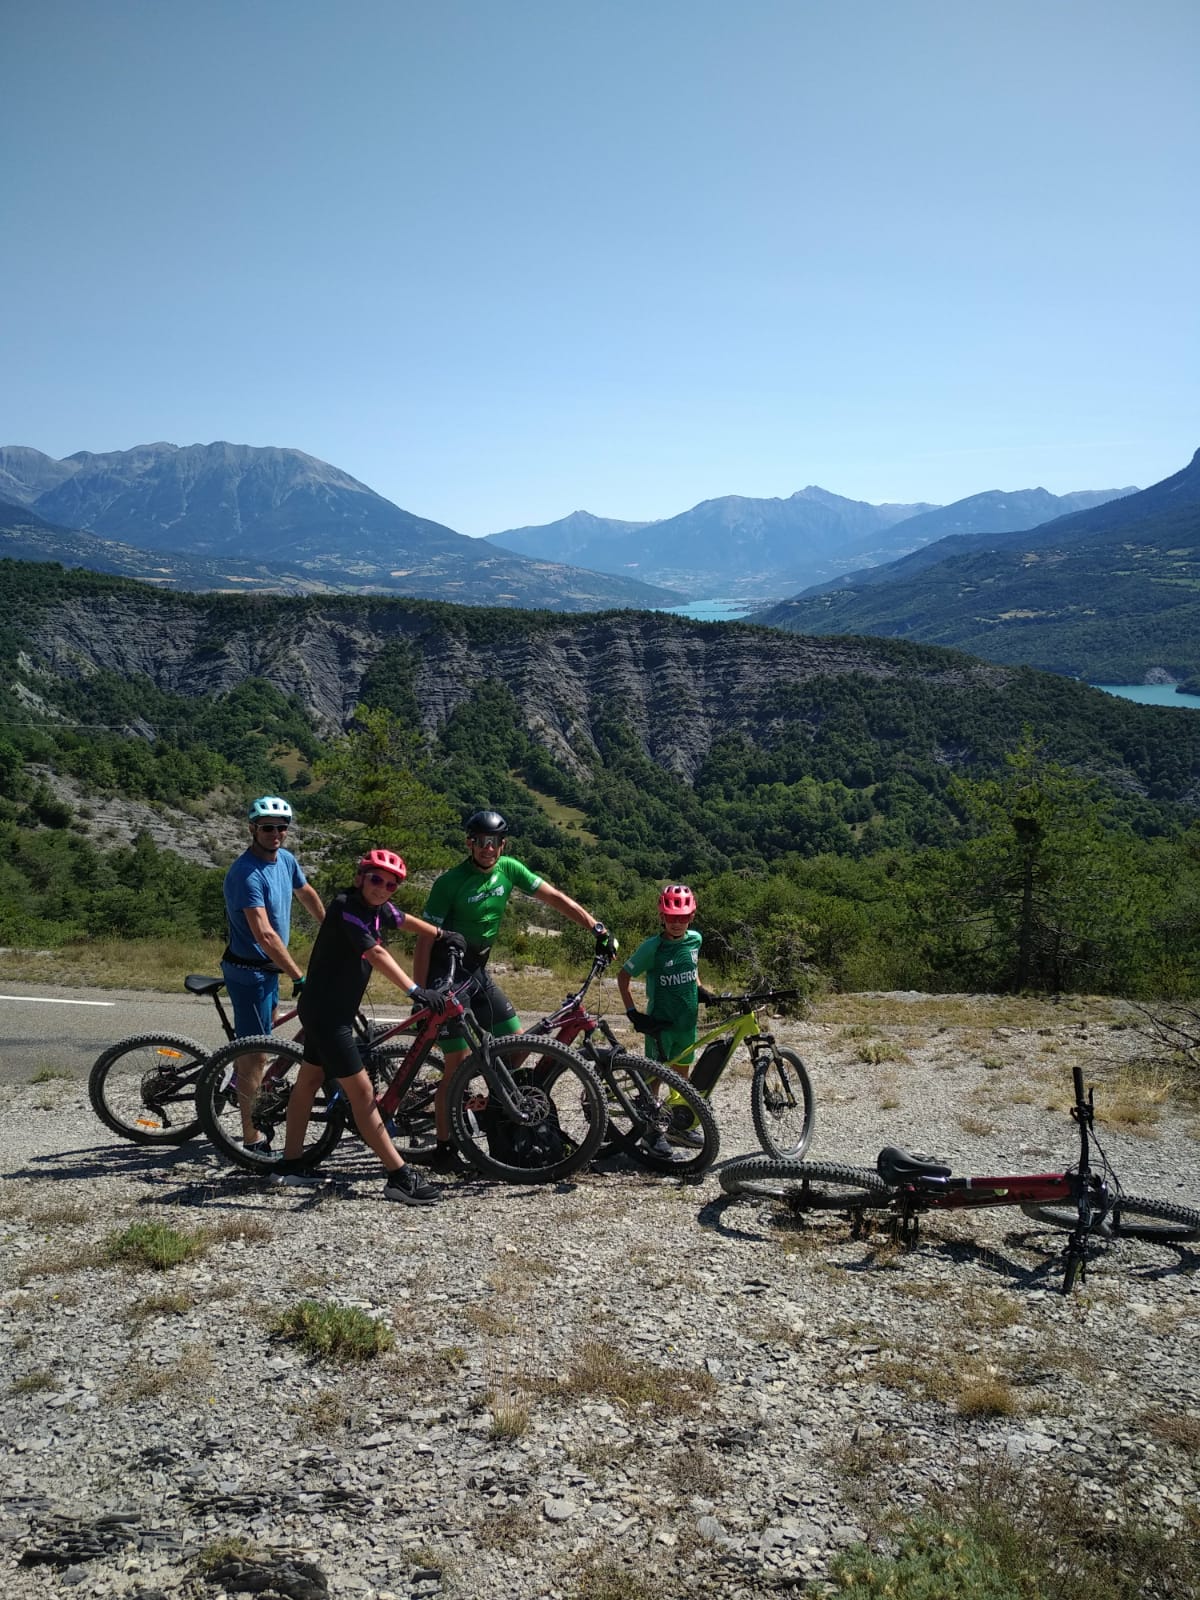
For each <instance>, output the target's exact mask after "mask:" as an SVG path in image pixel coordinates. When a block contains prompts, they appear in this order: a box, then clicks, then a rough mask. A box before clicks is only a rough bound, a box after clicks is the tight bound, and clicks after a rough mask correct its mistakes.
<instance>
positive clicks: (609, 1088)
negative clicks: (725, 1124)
mask: <svg viewBox="0 0 1200 1600" xmlns="http://www.w3.org/2000/svg"><path fill="white" fill-rule="evenodd" d="M612 961H613V954H612V952H610V951H607V950H597V951H596V954H595V956H594V957H593V958H592V968H591V971H590V972H589V973H588V975H587V977H586V978H585V979H584V980H583V984H582V986H581V987H580V988H579V989H577V990H576V991H575V993H574V994H569V995H568V996H567V998H566V999H565V1000H564V1001H563V1003H562V1005H560V1006H559V1008H558V1010H557V1011H552V1012H551V1013H550V1015H549V1016H546V1017H543V1018H542V1019H541V1021H540V1022H536V1023H534V1025H533V1027H532V1028H531V1029H530V1030H529V1031H530V1032H531V1033H535V1034H543V1035H549V1036H552V1037H553V1038H556V1039H558V1040H559V1041H560V1042H561V1043H563V1044H568V1045H573V1046H574V1047H575V1048H576V1049H577V1050H578V1051H579V1053H580V1054H581V1055H582V1056H584V1057H585V1059H586V1060H587V1061H588V1062H589V1064H590V1065H591V1066H592V1068H593V1069H594V1070H595V1072H596V1075H597V1077H598V1078H599V1079H600V1081H601V1083H602V1084H603V1085H604V1090H605V1098H606V1106H607V1111H608V1128H607V1131H606V1133H605V1136H604V1141H603V1143H602V1145H601V1148H600V1154H601V1155H602V1156H605V1155H617V1154H620V1155H627V1156H629V1157H630V1159H631V1160H633V1161H636V1162H637V1164H638V1165H639V1166H642V1167H646V1168H648V1169H649V1170H650V1171H651V1172H666V1173H670V1174H671V1175H672V1176H673V1177H679V1178H688V1179H691V1178H698V1177H700V1176H701V1174H702V1173H704V1172H706V1171H707V1170H708V1168H709V1167H711V1166H712V1164H713V1162H714V1161H715V1160H716V1159H717V1154H718V1152H719V1150H720V1148H721V1136H720V1133H719V1132H718V1130H717V1122H716V1118H715V1117H714V1116H713V1114H712V1110H711V1108H710V1107H709V1104H708V1102H707V1100H706V1099H705V1098H704V1096H703V1095H702V1094H701V1093H700V1092H699V1090H697V1089H695V1088H694V1087H693V1086H692V1085H691V1084H690V1083H689V1082H688V1080H687V1079H686V1078H684V1077H681V1076H680V1074H679V1073H677V1072H673V1071H672V1070H671V1068H670V1067H665V1066H662V1065H660V1064H659V1063H657V1062H654V1061H648V1060H647V1059H646V1057H645V1056H639V1055H634V1054H633V1053H632V1052H630V1051H628V1050H626V1049H624V1048H623V1047H622V1045H621V1043H620V1041H619V1040H618V1039H617V1036H616V1034H615V1033H614V1032H613V1030H612V1028H611V1027H610V1026H609V1024H608V1023H607V1022H605V1021H604V1019H603V1018H602V1017H598V1016H596V1015H594V1014H593V1013H592V1012H590V1011H588V1010H587V1008H586V1007H585V1005H584V1003H583V1001H584V996H585V995H586V994H587V992H588V990H589V989H590V988H591V986H592V984H593V983H594V982H595V980H596V979H597V978H598V977H599V976H600V974H601V973H602V972H603V971H604V970H605V968H606V967H608V966H609V965H610V964H611V962H612ZM658 1086H661V1087H662V1088H665V1089H666V1090H667V1091H668V1093H669V1095H670V1099H669V1100H668V1099H661V1100H660V1098H659V1095H658V1092H657V1087H658ZM676 1107H678V1108H679V1109H680V1110H681V1111H686V1113H687V1116H688V1126H689V1127H692V1128H695V1129H696V1130H697V1135H698V1137H697V1139H696V1142H695V1143H692V1142H691V1141H689V1142H688V1143H687V1144H686V1145H684V1144H681V1145H677V1146H675V1145H672V1146H670V1147H669V1148H667V1146H668V1143H669V1140H670V1136H671V1132H672V1128H673V1123H674V1119H675V1110H676Z"/></svg>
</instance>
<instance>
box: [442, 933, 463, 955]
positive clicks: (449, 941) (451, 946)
mask: <svg viewBox="0 0 1200 1600" xmlns="http://www.w3.org/2000/svg"><path fill="white" fill-rule="evenodd" d="M438 942H439V943H440V944H444V945H445V946H446V949H447V950H456V951H457V952H458V954H459V955H460V956H465V955H466V953H467V941H466V940H465V939H464V938H463V936H462V934H461V933H455V931H454V929H453V928H439V929H438Z"/></svg>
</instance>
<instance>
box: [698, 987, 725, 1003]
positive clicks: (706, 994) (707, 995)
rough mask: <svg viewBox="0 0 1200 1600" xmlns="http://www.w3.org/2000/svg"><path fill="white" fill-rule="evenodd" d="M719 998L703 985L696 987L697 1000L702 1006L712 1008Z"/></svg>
mask: <svg viewBox="0 0 1200 1600" xmlns="http://www.w3.org/2000/svg"><path fill="white" fill-rule="evenodd" d="M719 998H720V996H719V995H715V994H714V993H713V992H712V990H711V989H706V988H705V987H704V985H703V984H702V983H698V984H697V985H696V999H697V1000H699V1001H700V1003H701V1004H702V1005H706V1006H710V1005H712V1003H713V1001H714V1000H718V999H719Z"/></svg>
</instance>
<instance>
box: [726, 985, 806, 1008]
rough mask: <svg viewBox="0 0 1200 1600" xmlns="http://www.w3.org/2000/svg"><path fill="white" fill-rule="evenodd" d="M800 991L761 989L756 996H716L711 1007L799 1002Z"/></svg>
mask: <svg viewBox="0 0 1200 1600" xmlns="http://www.w3.org/2000/svg"><path fill="white" fill-rule="evenodd" d="M799 998H800V991H799V989H761V990H759V991H758V992H757V993H755V994H715V995H713V997H712V999H711V1000H710V1001H708V1002H707V1003H708V1004H709V1005H710V1006H757V1005H763V1004H764V1003H765V1002H766V1001H768V1000H798V999H799Z"/></svg>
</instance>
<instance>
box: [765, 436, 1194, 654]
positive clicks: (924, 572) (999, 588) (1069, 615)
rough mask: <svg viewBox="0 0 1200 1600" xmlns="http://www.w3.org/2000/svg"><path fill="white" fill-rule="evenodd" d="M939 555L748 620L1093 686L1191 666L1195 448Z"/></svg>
mask: <svg viewBox="0 0 1200 1600" xmlns="http://www.w3.org/2000/svg"><path fill="white" fill-rule="evenodd" d="M977 537H978V536H977ZM954 544H955V541H952V540H950V541H947V548H948V550H949V549H950V547H952V546H954ZM938 552H939V546H938V545H937V544H934V545H929V546H927V547H926V548H925V549H923V550H921V551H919V552H917V553H916V554H915V555H912V556H908V557H905V558H904V559H903V560H902V561H899V562H896V563H895V564H894V565H893V566H891V567H890V568H884V569H879V570H876V571H873V572H872V573H870V575H869V576H864V578H863V579H862V580H861V581H860V582H858V583H857V584H856V585H855V586H853V587H851V586H847V587H845V588H840V589H837V590H829V591H826V592H825V593H820V594H817V593H813V594H807V595H798V596H796V597H795V598H794V599H792V600H788V601H785V602H784V603H783V604H781V605H779V606H776V607H773V608H772V609H770V610H768V611H764V612H763V613H761V615H760V617H759V620H760V621H762V622H765V623H768V624H769V625H771V626H773V627H780V628H785V629H787V630H789V631H794V632H798V633H810V634H813V633H815V634H857V633H862V634H872V635H887V636H890V637H896V638H905V639H912V640H920V641H922V642H923V643H926V644H944V645H951V646H953V647H955V648H956V649H960V650H966V651H969V652H970V653H971V654H973V655H978V656H982V657H984V658H985V659H986V660H989V661H1001V662H1010V663H1024V664H1027V665H1032V666H1036V667H1040V668H1043V669H1045V670H1046V671H1050V672H1061V673H1069V674H1071V675H1073V676H1078V677H1082V678H1085V679H1087V680H1089V681H1090V682H1093V683H1140V682H1142V681H1143V680H1144V678H1145V675H1146V673H1147V671H1148V670H1149V669H1150V668H1152V667H1160V668H1164V669H1165V670H1166V671H1168V672H1169V673H1170V674H1171V675H1172V676H1173V677H1175V678H1179V679H1192V678H1194V677H1196V676H1197V675H1198V674H1200V453H1198V456H1197V459H1195V460H1193V461H1192V462H1191V464H1190V465H1189V466H1188V467H1185V468H1184V469H1183V471H1181V472H1178V473H1176V474H1174V475H1173V476H1172V477H1171V478H1168V479H1165V480H1164V481H1163V482H1162V483H1160V484H1155V485H1153V486H1152V487H1151V488H1150V489H1146V490H1143V491H1141V492H1140V493H1137V494H1131V495H1129V496H1127V497H1125V498H1122V499H1118V500H1114V501H1110V502H1108V503H1107V504H1105V505H1103V506H1097V507H1093V508H1091V509H1089V510H1085V511H1080V512H1076V513H1074V514H1072V515H1070V516H1066V517H1060V518H1058V519H1057V520H1056V521H1054V522H1050V523H1047V524H1046V525H1045V526H1043V527H1039V528H1035V529H1031V530H1030V531H1029V532H1027V533H1023V534H1000V535H991V536H987V538H986V544H984V543H983V541H982V539H980V540H979V544H978V546H977V547H976V548H974V549H971V550H968V551H960V552H959V553H952V554H946V556H945V559H941V560H936V561H935V560H934V558H935V556H937V554H938Z"/></svg>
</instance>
